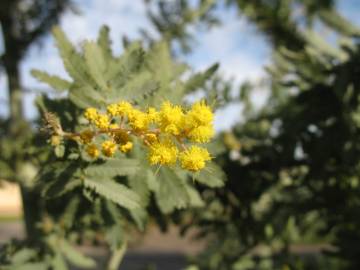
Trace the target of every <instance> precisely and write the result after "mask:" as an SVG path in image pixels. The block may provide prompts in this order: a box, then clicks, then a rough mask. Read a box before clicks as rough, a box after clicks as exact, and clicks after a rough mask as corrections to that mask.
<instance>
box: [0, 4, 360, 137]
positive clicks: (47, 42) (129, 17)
mask: <svg viewBox="0 0 360 270" xmlns="http://www.w3.org/2000/svg"><path fill="white" fill-rule="evenodd" d="M77 2H78V3H79V7H80V10H81V14H80V15H78V14H74V13H66V14H65V15H64V16H63V17H62V20H61V23H60V25H61V27H62V28H63V29H64V31H65V32H66V34H67V35H68V36H69V38H70V39H71V40H72V41H73V42H74V43H75V44H80V43H81V41H82V40H84V39H95V38H96V36H97V33H98V30H99V28H100V27H101V26H102V25H103V24H107V25H109V26H110V29H111V37H112V40H113V47H114V51H115V52H116V53H120V52H121V37H122V36H123V35H127V36H128V37H130V38H137V37H139V31H138V30H139V28H146V29H148V30H151V25H150V23H149V21H148V19H147V18H146V16H145V12H146V10H145V7H144V5H143V1H141V0H137V1H134V0H87V1H85V0H77ZM84 3H85V5H84ZM105 3H106V4H105ZM339 8H340V11H341V12H342V13H343V14H344V15H346V16H347V17H348V18H351V19H352V20H353V21H354V22H356V23H357V24H358V25H360V16H359V12H360V0H340V1H339ZM217 14H218V15H219V16H220V18H222V21H223V25H222V26H221V27H219V28H215V29H213V30H211V31H206V32H205V31H203V32H200V33H197V41H196V42H195V43H194V45H195V47H194V51H193V53H191V54H190V55H187V56H185V57H183V59H184V60H185V61H186V62H188V63H189V64H190V65H191V66H192V67H193V69H194V70H201V69H204V68H206V67H208V66H210V65H211V64H213V63H214V62H220V64H221V68H220V72H221V73H222V74H224V76H226V77H228V78H233V79H234V81H235V82H236V83H237V84H239V83H241V82H242V81H244V80H245V79H253V80H256V79H257V78H260V77H261V76H262V75H263V74H264V71H263V67H264V65H266V63H268V62H269V60H270V49H269V48H268V47H267V44H266V40H265V38H264V37H263V36H262V35H260V34H259V33H257V31H256V29H255V28H254V26H252V25H250V24H249V23H247V22H246V21H245V19H244V18H239V16H237V13H236V10H235V9H224V8H223V7H221V8H219V9H218V10H217ZM0 50H1V46H0ZM32 68H37V69H43V70H46V71H47V72H49V73H53V74H57V75H60V76H63V77H67V74H66V72H65V71H64V69H63V67H62V63H61V60H60V58H59V56H58V55H57V51H56V48H55V46H54V40H53V39H52V37H51V36H49V37H46V38H45V39H44V40H43V42H42V44H41V46H33V47H32V48H31V49H30V51H29V53H28V55H27V57H26V59H25V61H23V63H22V65H21V72H22V82H23V85H24V86H26V88H27V89H31V90H32V91H31V92H30V93H27V94H26V99H25V113H26V115H27V117H29V118H33V117H35V116H36V110H35V108H34V106H33V101H34V98H35V97H36V95H37V93H38V92H37V91H39V90H46V89H47V86H46V85H44V84H41V83H38V82H37V81H36V80H35V79H33V78H32V77H31V75H30V70H31V69H32ZM6 87H7V85H6V80H5V78H4V76H3V75H2V76H1V75H0V115H6V114H7V107H6V106H4V105H6V100H7V95H6V92H7V91H6ZM265 96H266V95H265V94H264V93H257V94H256V97H255V98H256V100H257V101H258V103H259V104H261V103H262V102H263V101H264V98H265ZM239 114H240V112H239V105H232V106H230V107H229V108H227V109H225V110H223V111H220V112H218V113H217V116H216V128H217V129H218V130H221V129H225V128H227V127H229V126H230V125H231V124H232V123H234V122H235V121H236V120H237V119H238V118H239V117H236V116H237V115H239ZM234 115H235V116H234Z"/></svg>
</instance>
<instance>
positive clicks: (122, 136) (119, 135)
mask: <svg viewBox="0 0 360 270" xmlns="http://www.w3.org/2000/svg"><path fill="white" fill-rule="evenodd" d="M113 138H114V141H115V142H116V143H117V144H125V143H127V142H128V141H130V136H129V134H128V133H127V132H126V131H124V130H119V131H116V132H114V133H113Z"/></svg>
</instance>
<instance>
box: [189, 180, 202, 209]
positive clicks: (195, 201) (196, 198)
mask: <svg viewBox="0 0 360 270" xmlns="http://www.w3.org/2000/svg"><path fill="white" fill-rule="evenodd" d="M186 190H187V193H188V195H189V205H190V206H192V207H204V206H205V202H204V201H203V199H201V196H200V194H199V192H198V191H197V190H196V189H195V188H193V187H192V186H190V185H186Z"/></svg>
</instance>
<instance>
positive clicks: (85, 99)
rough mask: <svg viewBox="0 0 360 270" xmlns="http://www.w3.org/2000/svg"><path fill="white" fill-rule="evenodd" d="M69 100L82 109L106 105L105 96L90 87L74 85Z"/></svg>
mask: <svg viewBox="0 0 360 270" xmlns="http://www.w3.org/2000/svg"><path fill="white" fill-rule="evenodd" d="M69 99H70V100H71V101H72V102H73V103H74V104H76V105H77V106H78V107H80V108H88V107H95V108H99V107H101V106H103V105H105V104H106V102H105V99H104V96H103V95H101V94H100V92H98V91H96V90H95V89H94V88H93V87H92V86H90V85H81V86H80V85H73V86H72V87H71V88H70V94H69Z"/></svg>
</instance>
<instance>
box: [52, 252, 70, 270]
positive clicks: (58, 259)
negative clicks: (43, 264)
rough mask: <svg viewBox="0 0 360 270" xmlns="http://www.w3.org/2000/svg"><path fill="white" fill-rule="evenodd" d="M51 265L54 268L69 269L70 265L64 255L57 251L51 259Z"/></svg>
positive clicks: (54, 269)
mask: <svg viewBox="0 0 360 270" xmlns="http://www.w3.org/2000/svg"><path fill="white" fill-rule="evenodd" d="M51 266H52V267H53V268H52V269H53V270H68V269H69V268H68V266H67V264H66V261H65V259H64V257H63V255H62V254H61V253H59V252H57V253H56V254H55V256H54V258H53V259H52V260H51Z"/></svg>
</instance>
